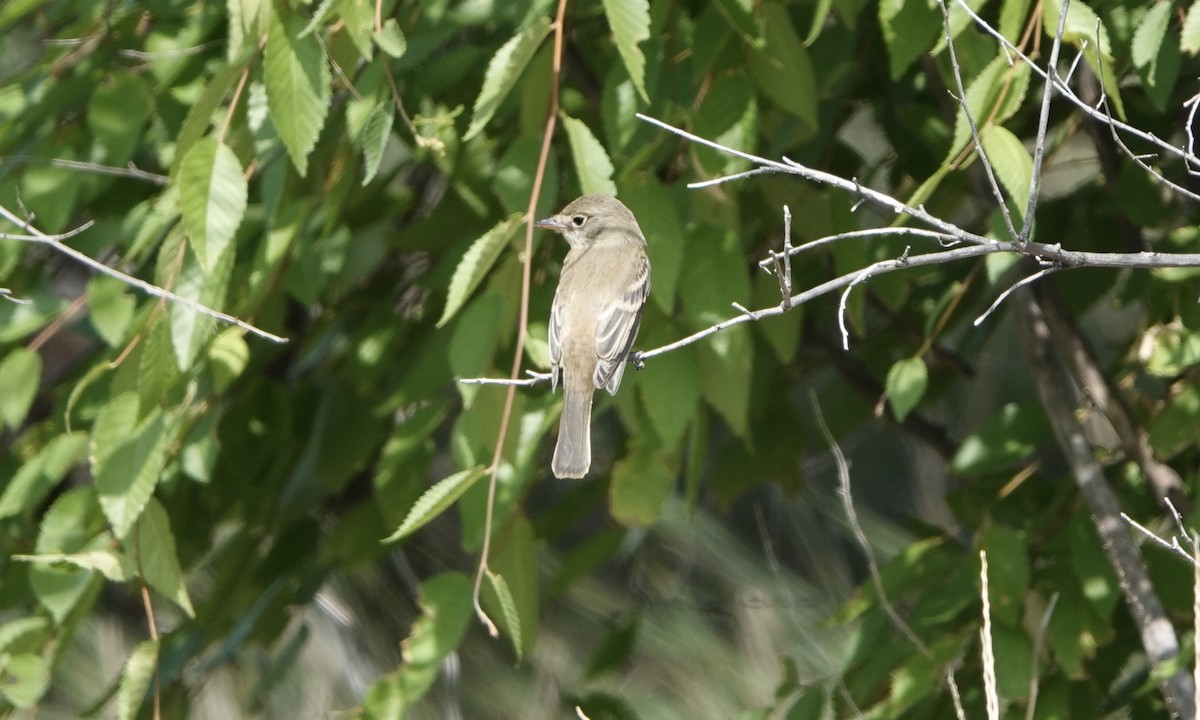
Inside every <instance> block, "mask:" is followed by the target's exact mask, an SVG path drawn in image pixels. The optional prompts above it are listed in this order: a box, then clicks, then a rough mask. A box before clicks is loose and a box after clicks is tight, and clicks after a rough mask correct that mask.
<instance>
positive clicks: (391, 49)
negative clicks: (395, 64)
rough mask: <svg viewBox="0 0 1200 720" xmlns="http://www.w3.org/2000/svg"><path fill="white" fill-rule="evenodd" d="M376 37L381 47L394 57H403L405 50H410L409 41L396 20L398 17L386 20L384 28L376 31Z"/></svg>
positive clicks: (376, 42)
mask: <svg viewBox="0 0 1200 720" xmlns="http://www.w3.org/2000/svg"><path fill="white" fill-rule="evenodd" d="M374 38H375V44H376V45H378V46H379V49H380V50H382V51H384V52H385V53H387V54H388V55H391V56H392V57H393V58H399V57H403V56H404V53H405V51H407V50H408V42H407V41H406V40H405V39H404V33H402V32H400V25H399V24H398V23H397V22H396V18H388V19H387V20H385V21H384V22H383V28H382V29H380V30H376V31H375V35H374Z"/></svg>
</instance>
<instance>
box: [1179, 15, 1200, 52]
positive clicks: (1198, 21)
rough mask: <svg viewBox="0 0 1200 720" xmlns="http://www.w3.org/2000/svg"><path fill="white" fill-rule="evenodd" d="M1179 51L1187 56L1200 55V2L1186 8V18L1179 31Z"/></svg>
mask: <svg viewBox="0 0 1200 720" xmlns="http://www.w3.org/2000/svg"><path fill="white" fill-rule="evenodd" d="M1179 49H1180V50H1182V51H1184V52H1185V53H1187V54H1188V55H1195V54H1196V53H1200V2H1193V3H1192V6H1191V7H1190V8H1188V12H1187V18H1186V19H1184V21H1183V28H1182V29H1181V30H1180V31H1179Z"/></svg>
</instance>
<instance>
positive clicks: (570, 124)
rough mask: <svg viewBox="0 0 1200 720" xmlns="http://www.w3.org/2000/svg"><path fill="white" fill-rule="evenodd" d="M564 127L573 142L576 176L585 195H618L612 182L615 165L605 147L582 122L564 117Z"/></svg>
mask: <svg viewBox="0 0 1200 720" xmlns="http://www.w3.org/2000/svg"><path fill="white" fill-rule="evenodd" d="M563 127H564V128H565V129H566V131H567V139H568V140H570V142H571V157H572V158H573V159H574V160H575V174H576V175H578V176H579V187H580V188H581V189H582V190H583V192H584V194H588V193H604V194H606V195H616V194H617V186H616V184H614V183H613V181H612V176H613V165H612V161H611V160H609V159H608V153H606V152H604V146H603V145H601V144H600V141H599V140H597V139H596V136H595V135H593V134H592V131H591V130H589V129H588V126H587V125H585V124H584V123H583V121H582V120H576V119H575V118H573V117H569V116H567V115H563Z"/></svg>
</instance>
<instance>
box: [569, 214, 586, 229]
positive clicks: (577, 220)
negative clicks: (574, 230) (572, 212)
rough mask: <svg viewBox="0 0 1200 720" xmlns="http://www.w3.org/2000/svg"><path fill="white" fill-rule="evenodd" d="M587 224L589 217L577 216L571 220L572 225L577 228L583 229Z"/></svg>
mask: <svg viewBox="0 0 1200 720" xmlns="http://www.w3.org/2000/svg"><path fill="white" fill-rule="evenodd" d="M586 222H587V215H576V216H575V217H573V218H571V224H572V225H574V226H575V227H583V224H584V223H586Z"/></svg>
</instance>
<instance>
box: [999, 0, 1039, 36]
mask: <svg viewBox="0 0 1200 720" xmlns="http://www.w3.org/2000/svg"><path fill="white" fill-rule="evenodd" d="M1031 5H1033V0H1004V4H1003V5H1001V6H1000V25H999V26H998V28H997V29H999V30H1000V34H1001V35H1003V36H1004V37H1005V38H1007V39H1008V41H1009V42H1011V43H1018V42H1020V41H1021V31H1022V29H1023V28H1024V27H1025V23H1026V22H1028V20H1029V18H1028V15H1029V7H1030V6H1031Z"/></svg>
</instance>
